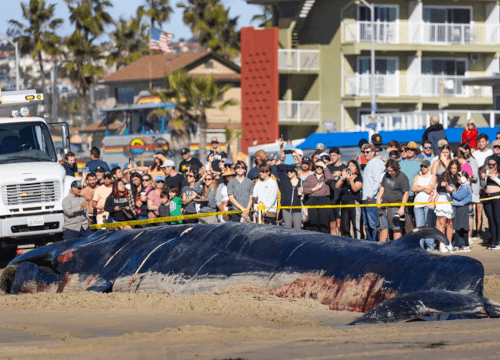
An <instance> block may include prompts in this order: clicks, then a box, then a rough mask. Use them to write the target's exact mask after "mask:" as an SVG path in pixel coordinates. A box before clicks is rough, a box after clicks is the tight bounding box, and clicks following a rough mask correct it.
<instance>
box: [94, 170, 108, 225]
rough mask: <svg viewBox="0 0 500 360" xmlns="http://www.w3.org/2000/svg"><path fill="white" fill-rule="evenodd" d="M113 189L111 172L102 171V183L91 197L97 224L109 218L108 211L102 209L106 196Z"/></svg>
mask: <svg viewBox="0 0 500 360" xmlns="http://www.w3.org/2000/svg"><path fill="white" fill-rule="evenodd" d="M111 191H113V175H111V173H110V172H109V171H108V172H105V173H104V185H101V186H99V187H98V188H97V189H96V190H95V192H94V197H93V198H92V207H93V208H94V209H96V211H95V212H96V219H97V223H98V224H103V223H104V222H105V220H106V219H109V213H108V212H107V211H105V210H104V204H105V203H106V198H107V197H108V196H109V195H110V194H111Z"/></svg>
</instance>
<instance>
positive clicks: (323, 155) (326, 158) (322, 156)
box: [319, 152, 330, 161]
mask: <svg viewBox="0 0 500 360" xmlns="http://www.w3.org/2000/svg"><path fill="white" fill-rule="evenodd" d="M319 158H320V159H322V160H326V161H328V160H330V155H328V154H327V153H325V152H323V153H321V154H319Z"/></svg>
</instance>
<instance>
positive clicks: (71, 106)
mask: <svg viewBox="0 0 500 360" xmlns="http://www.w3.org/2000/svg"><path fill="white" fill-rule="evenodd" d="M60 106H61V109H62V111H63V112H64V114H66V117H67V118H69V120H71V121H72V124H73V126H75V125H76V124H75V119H74V117H75V115H76V114H78V113H79V112H80V103H79V102H78V101H77V100H75V99H67V98H66V99H63V100H62V101H61V103H60Z"/></svg>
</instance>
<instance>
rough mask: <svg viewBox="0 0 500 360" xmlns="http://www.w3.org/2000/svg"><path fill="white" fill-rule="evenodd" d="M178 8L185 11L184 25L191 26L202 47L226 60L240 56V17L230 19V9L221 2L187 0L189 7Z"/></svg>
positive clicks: (180, 5)
mask: <svg viewBox="0 0 500 360" xmlns="http://www.w3.org/2000/svg"><path fill="white" fill-rule="evenodd" d="M177 7H180V8H183V9H184V12H183V20H184V24H186V25H187V26H189V28H190V29H191V32H192V33H193V35H194V36H195V37H196V38H197V40H198V43H199V44H200V47H202V48H205V49H211V50H212V51H214V52H216V53H217V54H219V55H222V56H224V57H226V58H230V57H234V56H237V55H238V54H239V51H240V41H239V34H238V32H237V31H236V24H237V21H238V17H235V18H230V17H229V9H226V8H224V5H223V4H222V3H221V2H220V0H187V5H186V4H183V3H178V4H177Z"/></svg>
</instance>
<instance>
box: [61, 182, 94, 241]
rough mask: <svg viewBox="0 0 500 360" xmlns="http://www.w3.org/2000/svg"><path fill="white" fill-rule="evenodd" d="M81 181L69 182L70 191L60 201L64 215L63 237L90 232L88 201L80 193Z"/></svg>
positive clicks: (80, 235)
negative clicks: (61, 201)
mask: <svg viewBox="0 0 500 360" xmlns="http://www.w3.org/2000/svg"><path fill="white" fill-rule="evenodd" d="M82 187H83V186H82V183H81V182H80V181H78V180H75V181H73V182H72V183H71V192H70V193H69V195H68V196H66V197H65V198H64V200H63V203H62V208H63V215H64V227H63V239H64V240H66V239H73V238H80V237H87V236H89V235H91V234H92V231H90V228H89V219H88V203H87V200H85V198H84V197H83V196H81V195H80V191H81V190H82Z"/></svg>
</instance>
